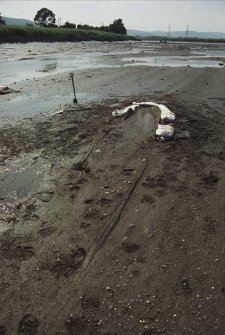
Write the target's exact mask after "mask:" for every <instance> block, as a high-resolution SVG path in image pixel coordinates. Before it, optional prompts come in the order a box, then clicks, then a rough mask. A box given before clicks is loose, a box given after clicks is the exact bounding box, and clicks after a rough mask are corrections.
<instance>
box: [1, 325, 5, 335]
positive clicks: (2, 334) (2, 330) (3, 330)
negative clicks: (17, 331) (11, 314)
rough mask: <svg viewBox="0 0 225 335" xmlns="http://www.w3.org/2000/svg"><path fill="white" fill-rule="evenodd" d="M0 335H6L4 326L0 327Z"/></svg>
mask: <svg viewBox="0 0 225 335" xmlns="http://www.w3.org/2000/svg"><path fill="white" fill-rule="evenodd" d="M0 335H6V329H5V327H4V326H0Z"/></svg>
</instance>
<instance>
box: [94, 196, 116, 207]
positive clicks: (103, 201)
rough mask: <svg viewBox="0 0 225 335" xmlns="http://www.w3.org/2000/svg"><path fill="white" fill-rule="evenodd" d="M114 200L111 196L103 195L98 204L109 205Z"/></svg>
mask: <svg viewBox="0 0 225 335" xmlns="http://www.w3.org/2000/svg"><path fill="white" fill-rule="evenodd" d="M112 201H113V200H112V199H110V198H106V197H103V198H101V199H100V200H99V202H98V204H99V205H101V206H103V205H108V204H110V203H111V202H112Z"/></svg>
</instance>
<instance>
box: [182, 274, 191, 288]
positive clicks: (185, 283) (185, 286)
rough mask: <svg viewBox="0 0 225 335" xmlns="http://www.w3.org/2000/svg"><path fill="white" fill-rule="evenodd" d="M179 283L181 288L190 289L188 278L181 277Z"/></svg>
mask: <svg viewBox="0 0 225 335" xmlns="http://www.w3.org/2000/svg"><path fill="white" fill-rule="evenodd" d="M181 285H182V288H183V289H184V290H190V289H191V287H190V283H189V280H188V279H187V278H186V277H183V278H182V282H181Z"/></svg>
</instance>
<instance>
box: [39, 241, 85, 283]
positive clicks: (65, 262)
mask: <svg viewBox="0 0 225 335" xmlns="http://www.w3.org/2000/svg"><path fill="white" fill-rule="evenodd" d="M85 257H86V250H85V249H84V248H83V247H77V248H76V249H74V250H71V253H70V254H69V255H61V256H60V257H59V260H58V261H57V262H56V263H54V264H53V265H51V266H50V267H49V266H47V268H49V270H50V271H51V272H53V273H55V274H56V276H57V277H60V276H64V277H69V276H71V275H72V274H73V273H74V272H75V271H76V270H77V269H79V267H80V266H81V265H82V263H83V261H84V260H85ZM45 268H46V267H45Z"/></svg>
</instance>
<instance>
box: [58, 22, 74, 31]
mask: <svg viewBox="0 0 225 335" xmlns="http://www.w3.org/2000/svg"><path fill="white" fill-rule="evenodd" d="M60 28H73V29H75V28H76V25H75V24H74V23H70V22H69V21H66V22H65V24H64V25H62V26H60Z"/></svg>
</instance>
